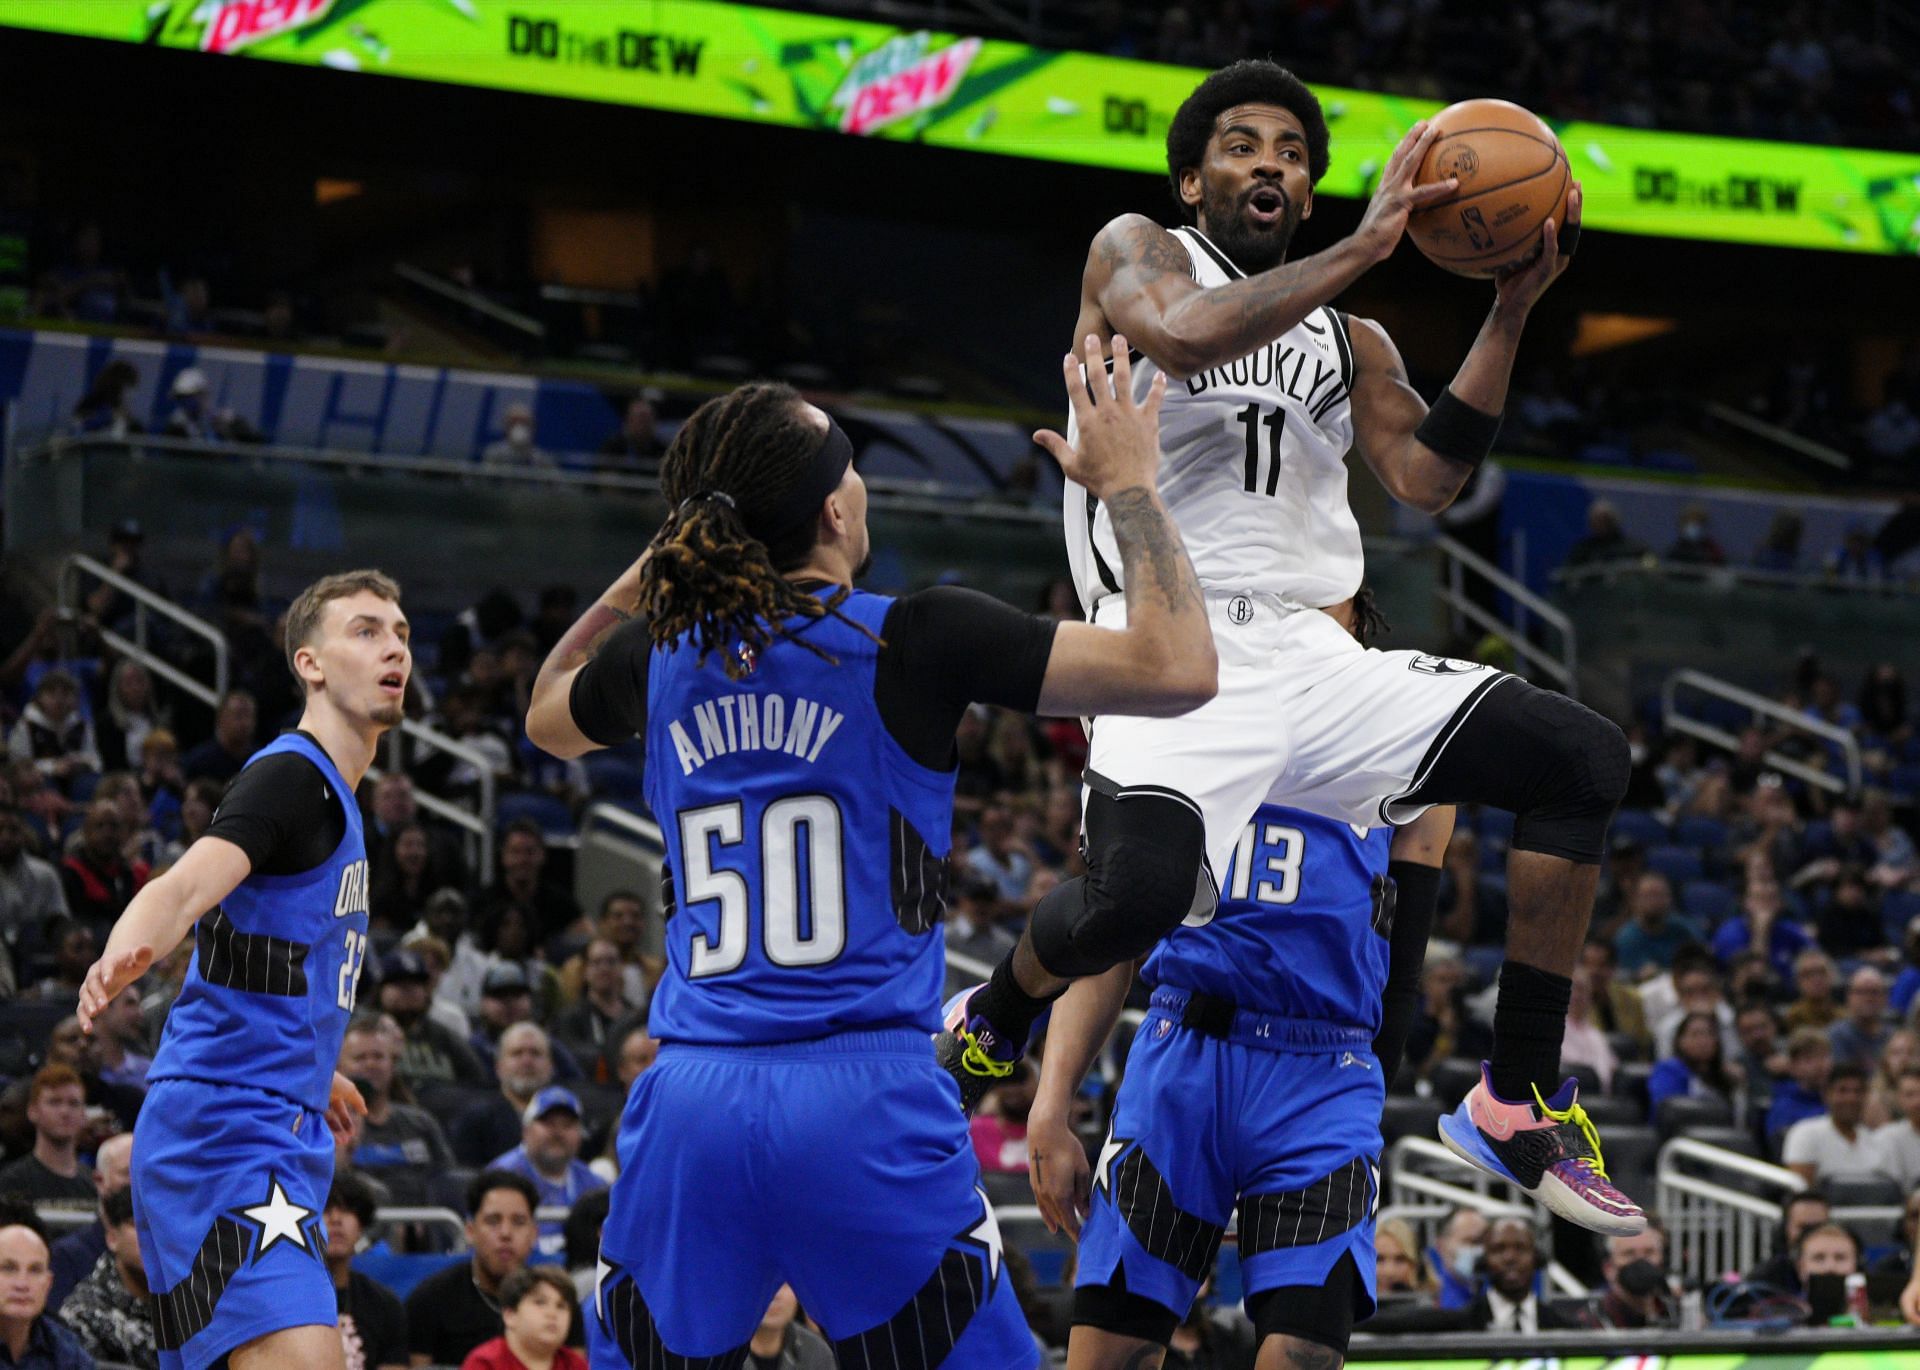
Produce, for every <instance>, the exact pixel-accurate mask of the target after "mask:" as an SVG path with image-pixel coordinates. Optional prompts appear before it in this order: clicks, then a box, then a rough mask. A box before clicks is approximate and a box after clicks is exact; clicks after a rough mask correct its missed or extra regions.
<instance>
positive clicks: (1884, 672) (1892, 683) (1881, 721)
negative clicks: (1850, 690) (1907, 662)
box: [1860, 661, 1913, 749]
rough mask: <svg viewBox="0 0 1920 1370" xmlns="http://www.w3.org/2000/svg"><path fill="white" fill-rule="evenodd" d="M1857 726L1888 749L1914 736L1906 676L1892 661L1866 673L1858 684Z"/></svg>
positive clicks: (1900, 744) (1902, 743) (1898, 745)
mask: <svg viewBox="0 0 1920 1370" xmlns="http://www.w3.org/2000/svg"><path fill="white" fill-rule="evenodd" d="M1860 726H1861V729H1862V731H1864V732H1865V733H1866V735H1867V736H1868V737H1869V738H1871V739H1872V740H1874V741H1875V742H1877V743H1879V744H1880V745H1881V746H1883V747H1887V748H1889V749H1891V748H1894V747H1903V746H1905V745H1906V744H1907V742H1909V741H1910V740H1911V739H1912V737H1913V722H1912V720H1911V718H1910V717H1909V716H1908V714H1907V681H1906V677H1905V676H1903V675H1901V674H1900V668H1899V667H1898V666H1897V665H1895V664H1894V663H1893V662H1891V661H1883V662H1881V663H1880V664H1879V665H1878V666H1875V667H1874V668H1873V669H1872V670H1871V671H1869V672H1867V678H1866V680H1865V681H1864V682H1863V683H1862V684H1861V686H1860Z"/></svg>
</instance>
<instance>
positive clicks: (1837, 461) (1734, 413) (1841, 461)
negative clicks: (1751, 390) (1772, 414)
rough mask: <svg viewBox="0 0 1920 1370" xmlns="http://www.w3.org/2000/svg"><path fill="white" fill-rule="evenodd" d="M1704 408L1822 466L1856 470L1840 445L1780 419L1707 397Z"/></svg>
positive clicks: (1840, 469)
mask: <svg viewBox="0 0 1920 1370" xmlns="http://www.w3.org/2000/svg"><path fill="white" fill-rule="evenodd" d="M1705 409H1706V412H1707V413H1708V414H1710V415H1712V416H1713V417H1714V418H1716V419H1718V420H1720V422H1722V423H1724V424H1727V425H1728V426H1729V427H1733V428H1738V429H1740V430H1741V431H1742V432H1744V433H1746V434H1748V435H1750V436H1752V437H1756V438H1759V439H1761V440H1762V441H1764V442H1770V443H1772V444H1773V445H1774V446H1775V447H1782V448H1785V449H1786V450H1787V451H1789V452H1794V453H1797V454H1798V455H1800V456H1803V457H1806V458H1808V459H1810V460H1812V461H1817V462H1819V463H1820V464H1821V465H1822V466H1829V467H1832V468H1833V469H1834V470H1836V471H1851V470H1853V465H1854V463H1853V458H1852V457H1850V456H1848V455H1847V454H1846V453H1845V452H1842V451H1840V450H1839V449H1838V448H1834V447H1829V446H1827V444H1825V443H1824V442H1815V441H1814V440H1813V439H1812V438H1807V437H1802V436H1801V435H1800V434H1798V433H1796V432H1794V431H1793V430H1792V429H1790V428H1782V427H1781V426H1780V425H1779V424H1777V423H1768V422H1767V421H1766V420H1765V419H1762V418H1756V417H1754V416H1753V415H1752V414H1749V413H1747V412H1746V411H1744V410H1741V409H1735V408H1734V407H1733V406H1732V405H1730V404H1722V403H1721V402H1720V401H1719V400H1708V401H1707V403H1706V405H1705Z"/></svg>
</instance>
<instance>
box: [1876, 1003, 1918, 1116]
mask: <svg viewBox="0 0 1920 1370" xmlns="http://www.w3.org/2000/svg"><path fill="white" fill-rule="evenodd" d="M1909 1066H1920V1029H1915V1028H1908V1027H1903V1028H1895V1029H1894V1030H1893V1035H1892V1036H1890V1037H1888V1038H1887V1044H1886V1045H1885V1046H1883V1047H1881V1048H1880V1055H1879V1057H1878V1060H1877V1062H1876V1064H1875V1065H1874V1067H1873V1069H1872V1070H1871V1071H1869V1072H1868V1077H1869V1078H1868V1080H1867V1126H1868V1127H1884V1126H1886V1125H1887V1124H1888V1123H1890V1122H1894V1121H1896V1120H1897V1119H1898V1118H1899V1117H1900V1077H1901V1075H1903V1074H1904V1073H1905V1072H1906V1070H1907V1068H1908V1067H1909Z"/></svg>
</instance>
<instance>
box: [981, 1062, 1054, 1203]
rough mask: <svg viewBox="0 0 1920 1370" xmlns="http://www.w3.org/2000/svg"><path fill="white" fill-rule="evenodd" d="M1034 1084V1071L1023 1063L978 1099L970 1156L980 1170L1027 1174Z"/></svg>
mask: <svg viewBox="0 0 1920 1370" xmlns="http://www.w3.org/2000/svg"><path fill="white" fill-rule="evenodd" d="M1037 1085H1038V1081H1037V1079H1036V1078H1035V1075H1034V1072H1033V1069H1032V1068H1031V1067H1030V1066H1028V1065H1027V1064H1026V1063H1025V1062H1022V1063H1021V1064H1020V1065H1019V1066H1018V1067H1016V1069H1015V1070H1014V1073H1013V1074H1012V1075H1011V1076H1009V1077H1008V1078H1007V1080H1006V1082H1005V1083H1003V1084H1000V1085H996V1086H995V1087H994V1088H993V1089H991V1090H989V1091H988V1092H987V1097H986V1098H985V1099H983V1100H981V1102H980V1109H979V1111H978V1112H977V1113H975V1114H974V1116H973V1118H972V1120H971V1125H970V1126H971V1131H972V1134H973V1154H974V1155H975V1156H976V1157H977V1158H978V1159H979V1161H980V1168H981V1169H982V1170H984V1171H988V1172H990V1173H994V1174H1000V1175H1016V1174H1017V1175H1024V1174H1025V1173H1026V1171H1027V1115H1028V1114H1029V1113H1030V1112H1032V1110H1033V1096H1034V1091H1035V1089H1036V1087H1037Z"/></svg>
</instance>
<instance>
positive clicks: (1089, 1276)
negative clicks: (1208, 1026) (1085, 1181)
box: [1076, 988, 1386, 1321]
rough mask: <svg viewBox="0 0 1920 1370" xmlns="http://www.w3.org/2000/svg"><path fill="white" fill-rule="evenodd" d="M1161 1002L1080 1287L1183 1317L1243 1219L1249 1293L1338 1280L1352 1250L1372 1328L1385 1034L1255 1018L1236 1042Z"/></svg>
mask: <svg viewBox="0 0 1920 1370" xmlns="http://www.w3.org/2000/svg"><path fill="white" fill-rule="evenodd" d="M1185 1005H1186V994H1185V992H1184V991H1180V990H1174V989H1167V988H1161V989H1158V990H1155V991H1154V994H1153V1000H1152V1008H1151V1009H1150V1011H1149V1013H1148V1016H1147V1018H1146V1020H1145V1021H1144V1022H1142V1023H1141V1025H1140V1030H1139V1032H1138V1033H1136V1034H1135V1036H1134V1039H1133V1047H1132V1050H1131V1052H1130V1053H1129V1055H1128V1056H1127V1074H1126V1080H1125V1082H1124V1083H1123V1084H1122V1085H1121V1087H1120V1095H1119V1098H1118V1100H1117V1101H1116V1103H1115V1106H1114V1113H1113V1124H1112V1130H1111V1132H1110V1133H1109V1134H1108V1136H1107V1142H1106V1145H1105V1146H1104V1147H1102V1148H1101V1151H1100V1157H1099V1163H1098V1165H1097V1167H1096V1168H1095V1171H1094V1175H1093V1197H1092V1203H1091V1207H1090V1211H1089V1213H1088V1216H1087V1221H1086V1224H1085V1227H1084V1229H1083V1230H1082V1232H1081V1234H1080V1266H1079V1271H1078V1274H1077V1276H1076V1284H1077V1285H1079V1286H1083V1287H1084V1286H1088V1285H1111V1284H1114V1283H1115V1275H1116V1273H1119V1272H1124V1277H1125V1283H1126V1288H1127V1291H1128V1292H1129V1293H1130V1294H1138V1295H1141V1296H1143V1297H1145V1298H1148V1299H1151V1300H1153V1301H1154V1302H1155V1303H1158V1304H1160V1305H1162V1306H1163V1307H1165V1308H1167V1309H1170V1310H1171V1311H1172V1312H1173V1313H1174V1315H1175V1316H1176V1317H1181V1318H1184V1317H1185V1316H1186V1315H1187V1310H1188V1309H1189V1308H1190V1307H1191V1306H1192V1303H1193V1300H1194V1296H1195V1294H1197V1293H1198V1292H1199V1289H1200V1285H1201V1283H1202V1281H1203V1280H1205V1278H1206V1277H1207V1275H1208V1273H1209V1272H1210V1271H1211V1270H1212V1269H1213V1265H1214V1260H1215V1257H1216V1256H1218V1254H1219V1251H1220V1243H1221V1241H1222V1239H1223V1237H1224V1235H1225V1231H1226V1227H1227V1223H1228V1221H1229V1220H1230V1219H1231V1218H1232V1217H1233V1214H1234V1209H1235V1206H1236V1203H1237V1205H1238V1208H1239V1228H1238V1238H1237V1240H1238V1243H1239V1251H1240V1266H1241V1271H1242V1273H1243V1276H1244V1279H1245V1284H1246V1292H1247V1293H1248V1294H1257V1293H1259V1292H1261V1291H1262V1290H1267V1289H1279V1288H1283V1287H1286V1286H1290V1285H1311V1286H1314V1287H1316V1288H1318V1287H1321V1286H1323V1285H1324V1284H1325V1283H1326V1280H1327V1276H1328V1274H1329V1273H1330V1272H1331V1271H1332V1270H1333V1268H1334V1266H1335V1265H1336V1264H1338V1263H1339V1260H1340V1258H1341V1257H1342V1256H1343V1255H1346V1254H1347V1253H1349V1252H1351V1253H1352V1255H1353V1259H1354V1263H1355V1265H1356V1266H1358V1268H1359V1271H1360V1278H1361V1285H1362V1286H1364V1288H1363V1289H1362V1290H1361V1291H1360V1292H1358V1293H1357V1294H1356V1302H1357V1303H1358V1304H1360V1305H1362V1306H1357V1307H1356V1308H1355V1310H1354V1317H1355V1320H1356V1321H1358V1320H1362V1319H1365V1318H1367V1317H1370V1316H1372V1313H1373V1302H1374V1264H1373V1230H1374V1209H1375V1206H1376V1204H1377V1202H1378V1197H1379V1188H1380V1172H1379V1155H1380V1146H1381V1142H1380V1109H1381V1105H1382V1103H1383V1102H1384V1100H1385V1097H1386V1089H1385V1085H1384V1084H1383V1082H1382V1081H1381V1079H1380V1063H1379V1062H1378V1061H1376V1060H1375V1059H1374V1058H1373V1053H1372V1050H1371V1040H1370V1039H1371V1034H1369V1033H1366V1032H1363V1031H1360V1030H1359V1029H1351V1028H1341V1027H1337V1026H1333V1025H1329V1024H1323V1023H1311V1022H1302V1021H1298V1020H1293V1019H1284V1018H1276V1017H1272V1016H1269V1015H1264V1014H1260V1013H1256V1012H1251V1011H1246V1010H1242V1011H1241V1012H1239V1013H1238V1014H1236V1015H1235V1019H1234V1024H1233V1028H1232V1031H1231V1034H1230V1036H1229V1037H1228V1038H1226V1039H1224V1040H1223V1039H1220V1038H1217V1037H1212V1036H1208V1035H1206V1034H1204V1033H1201V1032H1199V1031H1197V1030H1195V1029H1193V1028H1189V1027H1183V1026H1182V1025H1181V1023H1180V1015H1181V1012H1182V1010H1183V1009H1184V1008H1185Z"/></svg>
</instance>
